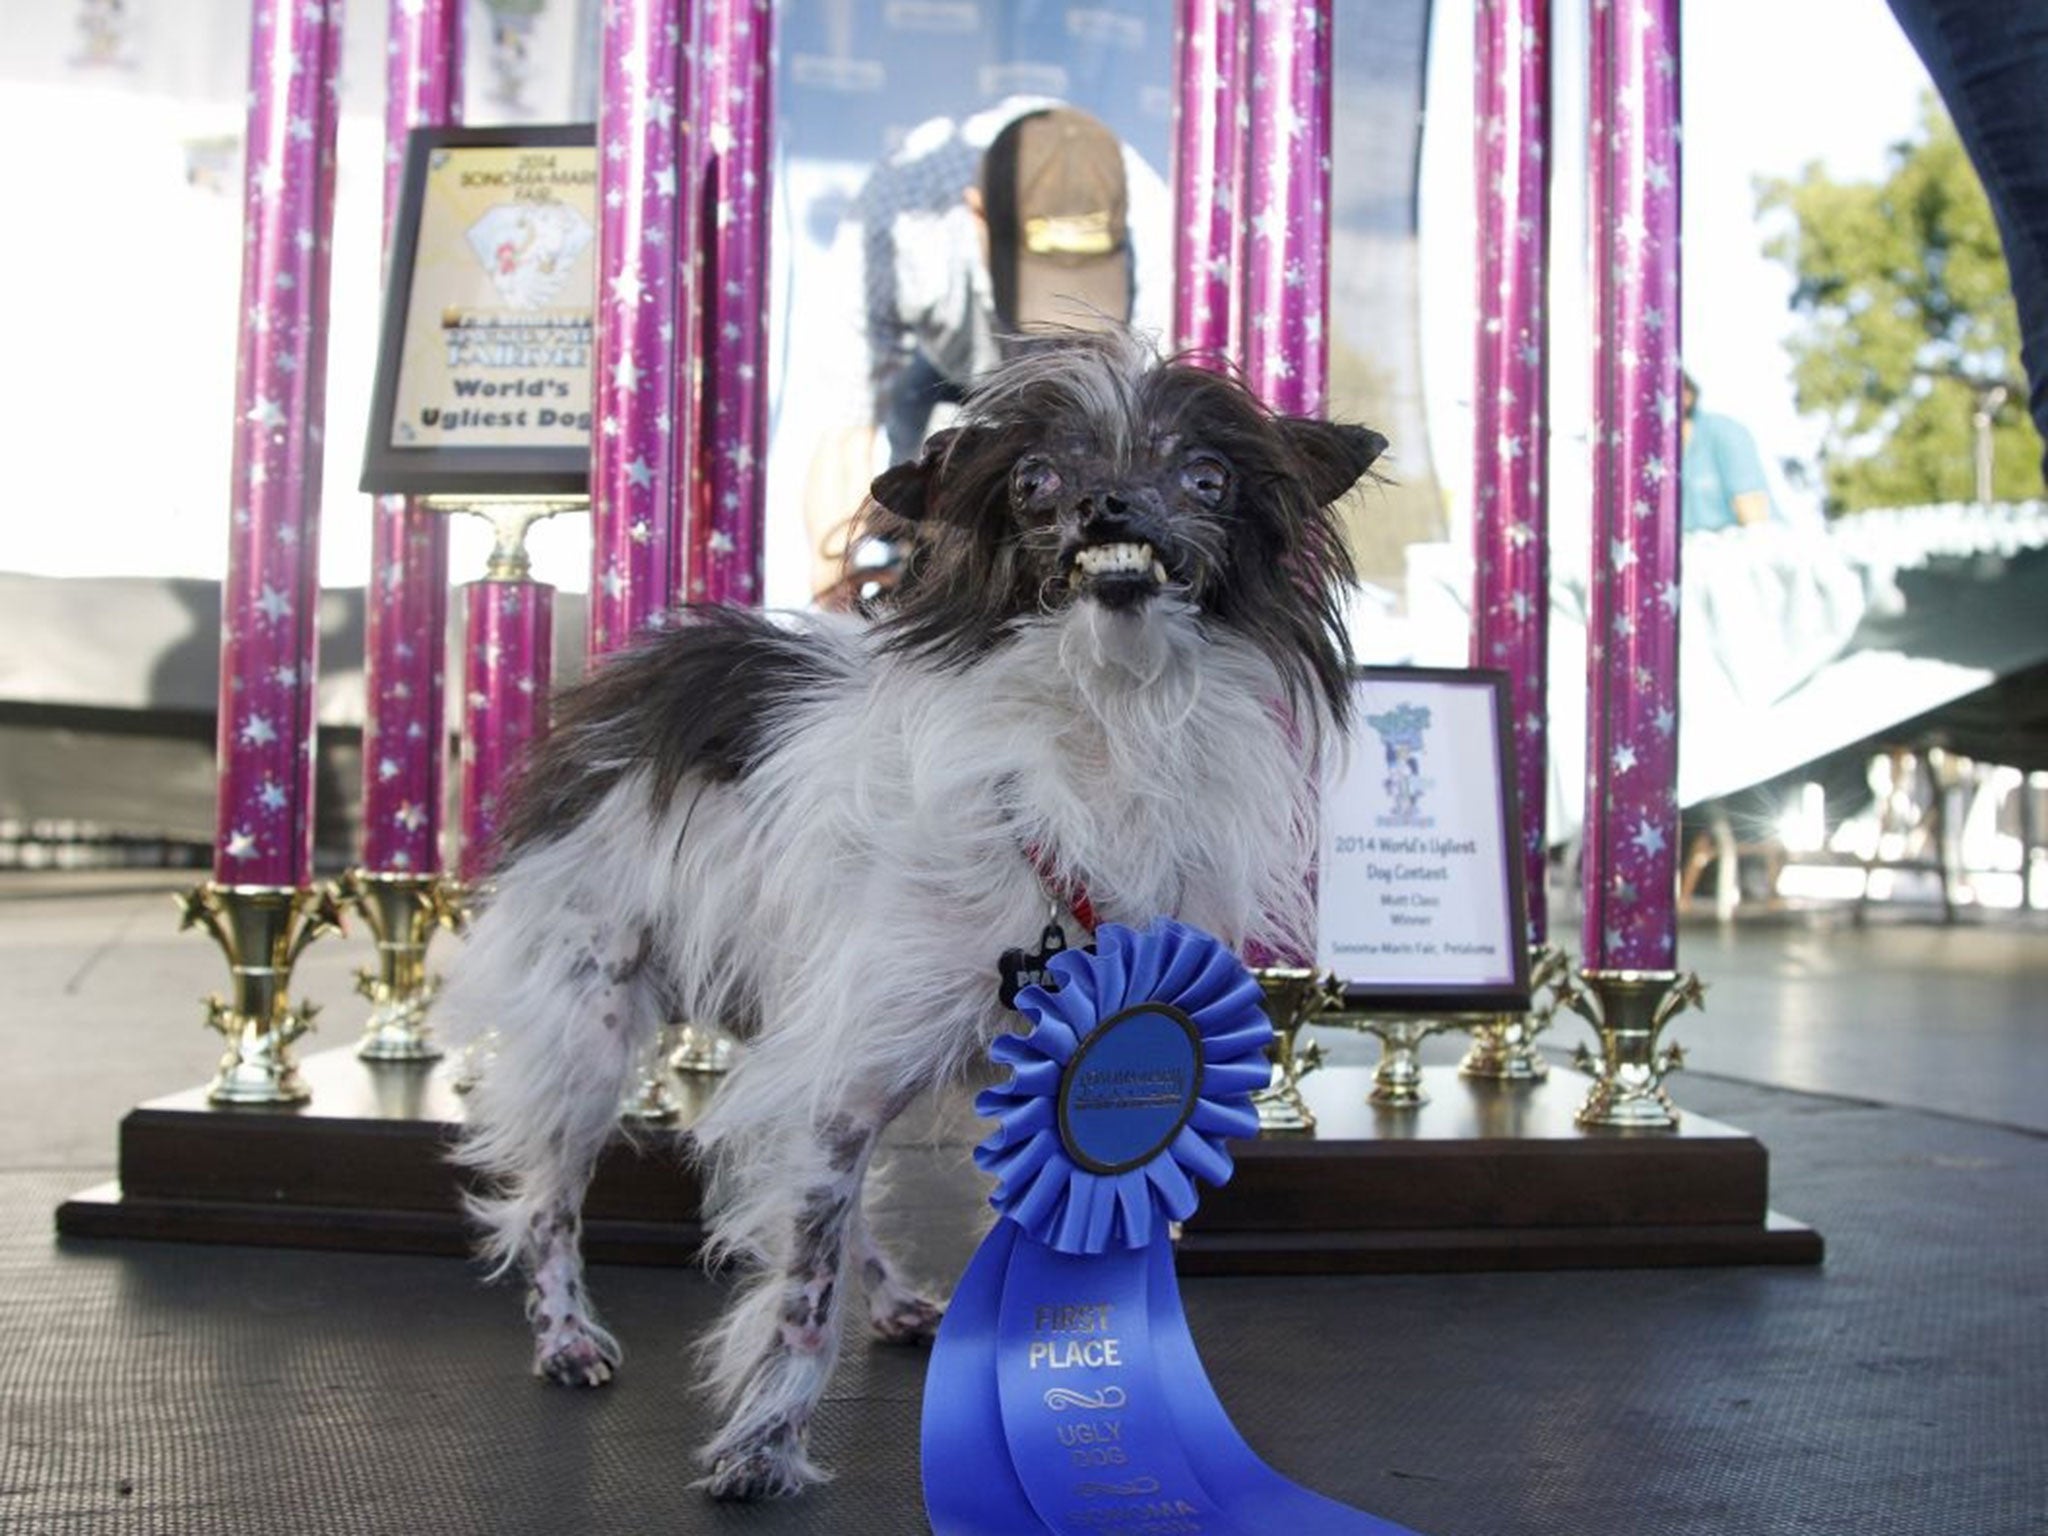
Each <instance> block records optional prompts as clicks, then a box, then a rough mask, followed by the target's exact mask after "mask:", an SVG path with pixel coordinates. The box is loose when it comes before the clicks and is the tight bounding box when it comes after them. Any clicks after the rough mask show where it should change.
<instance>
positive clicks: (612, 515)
mask: <svg viewBox="0 0 2048 1536" xmlns="http://www.w3.org/2000/svg"><path fill="white" fill-rule="evenodd" d="M687 11H688V7H687V6H686V5H685V4H684V0H640V3H636V4H631V5H612V6H608V7H607V8H606V10H605V19H604V33H603V39H602V43H601V54H602V68H603V85H602V92H603V94H602V96H601V98H600V100H599V103H598V112H597V142H598V151H599V152H598V172H597V181H598V198H599V219H598V236H597V281H598V294H597V359H596V371H595V373H594V375H593V377H592V379H591V391H592V395H593V406H594V409H593V412H592V419H593V420H594V421H595V422H596V424H597V430H596V431H595V432H594V433H593V434H592V435H591V440H590V531H591V556H590V559H591V564H590V623H589V647H590V654H591V655H592V656H593V657H595V656H601V655H603V654H605V653H606V652H608V651H612V650H615V649H617V648H618V647H619V646H621V645H623V644H625V643H626V642H627V641H629V640H631V639H632V638H633V636H634V635H635V634H636V633H638V632H639V631H640V630H642V629H645V628H648V627H649V626H653V625H659V624H660V623H662V622H663V620H664V618H665V616H666V615H667V613H668V610H669V607H670V605H671V604H672V603H673V601H674V599H675V569H676V558H677V557H676V549H677V543H676V541H677V539H678V537H679V530H678V523H679V521H680V508H681V506H682V504H683V501H684V487H683V485H682V484H681V483H680V481H679V479H678V476H677V465H678V464H687V463H688V462H689V457H688V443H689V439H690V435H691V431H692V421H691V416H690V413H689V412H688V411H686V410H678V409H677V399H678V387H679V381H687V379H688V378H689V375H690V371H691V366H692V364H691V359H692V357H693V356H694V350H693V349H694V339H693V336H692V333H691V328H690V321H689V316H690V298H689V282H690V261H689V254H688V251H687V249H686V248H685V247H684V246H683V244H682V242H681V240H680V239H679V238H678V228H679V225H678V214H679V209H680V208H681V206H682V204H683V202H684V200H685V199H686V198H687V196H688V193H689V177H690V168H689V160H688V152H687V151H686V150H685V149H684V148H683V145H684V143H685V142H686V141H687V136H688V123H689V114H690V106H691V104H690V101H689V96H688V79H689V77H688V74H687V71H686V66H685V59H684V45H685V43H686V42H687V41H688V39H689V32H688V15H687Z"/></svg>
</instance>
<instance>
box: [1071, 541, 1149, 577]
mask: <svg viewBox="0 0 2048 1536" xmlns="http://www.w3.org/2000/svg"><path fill="white" fill-rule="evenodd" d="M1074 569H1075V570H1076V571H1077V572H1081V573H1084V574H1086V575H1089V576H1106V575H1110V574H1113V573H1121V572H1125V571H1144V570H1153V571H1157V570H1159V569H1160V567H1159V562H1158V561H1157V560H1155V559H1154V558H1153V554H1152V546H1151V545H1150V544H1096V545H1094V546H1092V547H1090V548H1088V549H1084V550H1082V551H1081V552H1080V553H1079V554H1077V555H1075V556H1074Z"/></svg>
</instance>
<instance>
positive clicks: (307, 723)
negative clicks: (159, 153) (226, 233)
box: [213, 0, 341, 887]
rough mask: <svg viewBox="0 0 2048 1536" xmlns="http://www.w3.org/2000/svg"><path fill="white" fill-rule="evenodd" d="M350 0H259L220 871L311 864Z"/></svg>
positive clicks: (290, 878) (267, 873)
mask: <svg viewBox="0 0 2048 1536" xmlns="http://www.w3.org/2000/svg"><path fill="white" fill-rule="evenodd" d="M340 70H341V8H340V6H339V5H332V6H329V5H323V4H321V3H320V0H256V5H255V9H254V13H253V19H252V25H251V30H250V44H249V116H248V139H247V163H248V170H247V174H246V180H245V181H244V184H243V191H242V207H243V226H244V231H245V233H244V237H243V251H242V309H241V344H240V351H239V355H238V359H237V364H236V373H235V446H234V459H233V469H232V480H231V486H232V492H231V494H232V496H233V509H232V513H231V516H230V520H229V521H230V527H229V532H228V570H227V580H226V581H225V583H224V584H223V586H222V591H221V658H220V724H219V748H218V752H219V755H218V764H219V769H218V771H219V776H220V782H219V801H218V816H217V820H216V823H215V837H214V853H213V874H214V879H215V880H216V881H217V882H218V883H220V884H221V885H226V886H271V887H285V886H291V887H303V886H305V885H306V883H307V881H308V879H309V878H310V877H311V874H312V869H313V733H314V694H315V684H316V682H317V679H318V674H319V654H318V647H319V631H318V628H317V625H316V622H315V621H316V619H317V618H318V612H317V610H318V606H319V596H320V587H319V558H318V556H319V544H320V450H321V430H322V424H323V421H324V418H325V411H326V399H325V394H326V390H325V381H326V377H327V291H328V263H329V237H330V235H331V233H332V230H333V226H334V142H335V124H336V118H337V98H338V92H339V84H338V82H339V76H340Z"/></svg>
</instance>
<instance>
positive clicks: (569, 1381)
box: [533, 1320, 619, 1387]
mask: <svg viewBox="0 0 2048 1536" xmlns="http://www.w3.org/2000/svg"><path fill="white" fill-rule="evenodd" d="M618 1365H619V1347H618V1345H616V1344H614V1343H613V1342H612V1341H611V1339H610V1337H609V1336H601V1335H599V1334H597V1333H595V1332H593V1331H591V1330H590V1329H587V1328H585V1327H583V1326H581V1325H580V1324H578V1323H576V1322H574V1321H573V1320H572V1321H569V1322H566V1323H563V1324H561V1325H559V1326H557V1327H554V1328H550V1329H548V1330H546V1331H544V1332H542V1333H541V1334H539V1335H538V1336H537V1337H536V1338H535V1339H534V1350H533V1374H534V1375H536V1376H545V1377H546V1378H547V1379H548V1380H549V1381H552V1382H554V1383H555V1384H556V1385H557V1386H563V1387H601V1386H603V1385H604V1384H605V1383H606V1382H608V1381H610V1380H611V1379H612V1372H614V1371H615V1370H617V1369H618Z"/></svg>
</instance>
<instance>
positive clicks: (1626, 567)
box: [1583, 0, 1680, 971]
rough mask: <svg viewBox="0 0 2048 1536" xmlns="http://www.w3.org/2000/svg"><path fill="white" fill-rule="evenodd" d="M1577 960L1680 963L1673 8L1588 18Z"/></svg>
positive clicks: (1618, 7)
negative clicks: (1589, 437)
mask: <svg viewBox="0 0 2048 1536" xmlns="http://www.w3.org/2000/svg"><path fill="white" fill-rule="evenodd" d="M1591 80H1592V86H1591V92H1592V94H1591V99H1590V103H1589V114H1590V126H1589V138H1590V147H1589V151H1588V153H1589V158H1590V160H1591V167H1592V174H1591V183H1592V185H1591V212H1592V220H1593V233H1592V259H1593V277H1594V280H1593V284H1592V288H1593V299H1594V304H1595V309H1594V314H1595V316H1596V325H1597V336H1596V349H1595V353H1594V376H1593V440H1594V445H1595V451H1594V461H1593V463H1594V482H1593V551H1592V554H1593V559H1592V592H1591V601H1590V609H1589V615H1588V620H1587V624H1588V630H1587V658H1588V659H1587V688H1588V692H1589V695H1590V696H1589V698H1588V700H1587V708H1586V715H1587V743H1586V840H1585V860H1584V881H1585V914H1586V915H1585V931H1584V935H1583V942H1584V946H1585V957H1586V967H1587V969H1588V970H1592V971H1613V970H1632V971H1669V970H1671V969H1672V967H1673V966H1674V964H1675V963H1676V960H1677V955H1678V920H1677V861H1678V846H1677V845H1678V788H1677V787H1678V548H1679V521H1678V482H1679V453H1680V446H1679V426H1678V345H1679V339H1678V295H1679V238H1678V237H1679V221H1678V212H1679V204H1678V185H1679V134H1678V127H1679V111H1678V0H1633V3H1630V4H1626V5H1622V4H1612V3H1609V0H1594V5H1593V15H1592V70H1591Z"/></svg>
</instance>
